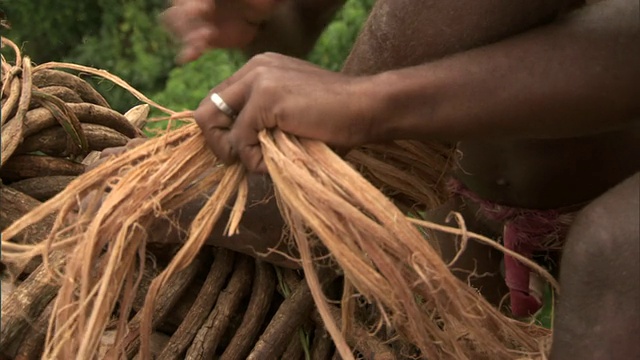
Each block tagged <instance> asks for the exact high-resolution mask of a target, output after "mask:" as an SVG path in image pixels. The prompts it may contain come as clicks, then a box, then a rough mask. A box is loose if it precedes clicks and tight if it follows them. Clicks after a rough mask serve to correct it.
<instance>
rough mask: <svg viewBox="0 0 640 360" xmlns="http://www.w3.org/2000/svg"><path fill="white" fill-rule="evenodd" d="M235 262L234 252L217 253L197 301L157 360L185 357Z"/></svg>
mask: <svg viewBox="0 0 640 360" xmlns="http://www.w3.org/2000/svg"><path fill="white" fill-rule="evenodd" d="M233 261H234V253H233V252H231V251H229V250H226V249H218V250H217V251H216V257H215V260H214V261H213V264H212V265H211V270H210V271H209V274H208V275H207V279H206V280H205V281H204V284H203V285H202V288H201V289H200V293H199V294H198V297H197V298H196V301H195V302H194V303H193V305H192V306H191V310H189V312H188V313H187V316H185V317H184V320H183V321H182V323H181V324H180V326H179V327H178V329H177V330H176V332H175V333H174V334H173V335H172V336H171V339H170V340H169V342H168V343H167V345H166V346H165V347H164V349H163V350H162V352H161V353H160V355H159V356H158V358H157V360H169V359H179V358H180V357H181V356H182V355H183V353H184V351H185V350H186V349H187V348H188V347H189V345H190V344H191V342H192V341H193V338H194V337H195V336H196V334H197V332H198V329H200V327H201V326H202V323H203V322H204V321H205V319H206V317H207V315H208V314H209V313H210V312H211V309H212V308H213V306H214V304H215V303H216V300H217V298H218V295H219V294H220V290H222V287H223V286H224V284H225V282H226V281H227V277H228V276H229V274H230V273H231V270H232V269H233Z"/></svg>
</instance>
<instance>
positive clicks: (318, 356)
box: [311, 323, 334, 360]
mask: <svg viewBox="0 0 640 360" xmlns="http://www.w3.org/2000/svg"><path fill="white" fill-rule="evenodd" d="M333 351H334V349H333V340H331V336H330V335H329V333H328V332H327V329H326V328H325V327H324V324H317V323H316V329H315V331H314V334H313V342H312V343H311V360H329V359H331V356H332V354H333Z"/></svg>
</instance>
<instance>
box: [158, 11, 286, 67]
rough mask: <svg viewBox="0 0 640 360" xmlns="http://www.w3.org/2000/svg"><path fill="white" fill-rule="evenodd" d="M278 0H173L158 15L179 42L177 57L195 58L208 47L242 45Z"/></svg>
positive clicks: (239, 46)
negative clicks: (180, 47) (160, 15)
mask: <svg viewBox="0 0 640 360" xmlns="http://www.w3.org/2000/svg"><path fill="white" fill-rule="evenodd" d="M281 1H282V0H217V1H214V0H173V1H172V4H173V6H172V7H170V8H169V9H168V10H167V11H165V12H164V13H163V15H162V18H163V20H164V23H165V24H166V26H167V27H168V28H169V30H170V31H171V32H172V33H173V34H174V35H175V36H177V37H178V39H179V40H180V41H181V42H182V50H181V53H180V55H179V58H178V59H179V61H180V62H182V63H186V62H189V61H193V60H195V59H197V58H198V57H199V56H200V55H202V54H203V53H204V52H205V51H206V50H207V49H211V48H243V47H245V46H247V45H248V44H249V43H250V42H251V41H252V40H253V39H254V37H255V36H256V34H257V32H258V28H259V26H260V24H261V23H263V22H264V21H266V20H267V19H269V18H270V17H271V15H272V14H273V12H274V11H275V9H276V7H277V5H278V3H280V2H281Z"/></svg>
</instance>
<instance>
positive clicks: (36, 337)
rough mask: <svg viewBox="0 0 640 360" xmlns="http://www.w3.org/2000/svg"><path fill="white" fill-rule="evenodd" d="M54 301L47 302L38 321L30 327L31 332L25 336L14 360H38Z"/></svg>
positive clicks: (42, 348)
mask: <svg viewBox="0 0 640 360" xmlns="http://www.w3.org/2000/svg"><path fill="white" fill-rule="evenodd" d="M54 303H55V300H52V301H50V302H49V304H48V305H47V307H45V308H44V311H42V313H41V314H40V316H39V317H38V320H37V321H36V322H35V323H34V324H33V325H32V326H31V331H30V333H29V334H27V335H26V336H25V339H24V341H23V342H22V344H20V347H18V351H17V354H16V356H15V357H14V360H38V359H40V357H41V356H42V351H43V350H44V341H45V338H46V336H47V329H48V327H49V319H50V318H51V313H52V311H53V305H54Z"/></svg>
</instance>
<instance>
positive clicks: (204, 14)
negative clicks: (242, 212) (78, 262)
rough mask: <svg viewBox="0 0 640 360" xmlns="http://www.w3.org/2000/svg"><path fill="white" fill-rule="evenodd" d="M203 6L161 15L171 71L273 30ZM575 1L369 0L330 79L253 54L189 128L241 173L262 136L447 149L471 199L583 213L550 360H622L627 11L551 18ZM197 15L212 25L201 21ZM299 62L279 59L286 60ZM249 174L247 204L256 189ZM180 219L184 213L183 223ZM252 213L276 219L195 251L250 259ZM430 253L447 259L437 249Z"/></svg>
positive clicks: (255, 159)
mask: <svg viewBox="0 0 640 360" xmlns="http://www.w3.org/2000/svg"><path fill="white" fill-rule="evenodd" d="M292 2H294V3H295V2H296V1H295V0H294V1H292ZM292 2H289V5H291V3H292ZM194 3H198V4H194ZM299 3H304V4H306V5H307V6H311V5H309V4H314V2H313V1H311V0H309V1H303V0H300V1H299ZM329 3H331V4H329ZM336 3H338V2H331V1H325V2H323V1H319V2H317V3H316V4H317V6H318V11H316V13H321V12H322V11H320V10H321V9H324V10H325V12H323V13H324V14H329V13H331V11H334V9H335V4H336ZM189 4H191V5H189ZM203 4H205V5H206V4H210V2H208V1H198V0H191V1H187V0H183V1H180V2H177V3H176V4H175V6H174V8H173V10H170V12H169V13H168V14H171V13H173V14H174V15H172V16H167V23H168V24H169V27H170V28H172V29H173V30H174V32H175V33H176V35H177V36H178V37H179V38H180V39H182V41H183V44H184V51H183V57H182V59H183V60H185V61H188V60H191V59H193V58H195V57H197V56H198V55H199V54H200V53H202V52H203V51H205V50H206V48H209V47H236V48H244V49H250V48H251V43H252V41H257V40H256V39H259V38H260V35H259V30H260V29H261V28H260V27H259V26H258V27H255V25H254V24H255V23H256V21H257V22H260V21H263V20H264V19H268V18H270V17H271V16H275V14H276V12H277V11H276V10H277V9H278V7H279V6H281V4H278V2H276V1H267V0H251V1H249V0H247V1H239V2H237V4H236V5H234V6H235V8H233V11H231V10H230V9H232V8H230V7H226V5H224V4H225V1H219V2H218V4H220V5H219V7H218V9H217V10H215V9H212V8H211V7H207V6H205V5H203ZM256 4H257V6H256ZM580 5H582V4H581V2H579V1H543V0H537V1H527V2H513V1H508V0H488V1H472V0H469V1H436V0H431V1H420V2H418V1H411V0H380V1H378V3H377V4H376V6H375V8H374V10H373V11H372V14H371V16H370V18H369V20H368V22H367V24H366V25H365V27H364V30H363V33H362V34H361V36H360V37H359V39H358V41H357V42H356V44H355V45H354V49H353V51H352V53H351V55H350V57H349V59H348V61H347V63H346V64H345V68H344V71H343V72H342V73H331V72H328V71H325V70H323V69H319V68H317V67H315V66H313V65H311V64H308V63H306V62H304V61H301V60H298V59H294V58H291V57H286V56H283V55H277V54H266V55H260V56H257V57H254V58H253V59H252V60H251V61H249V63H248V64H247V65H246V66H245V67H243V69H241V70H240V71H239V72H238V73H236V74H235V75H233V76H232V77H231V78H229V79H228V80H227V81H225V82H224V83H223V84H221V85H219V86H218V87H216V88H215V89H213V90H212V91H213V92H217V93H219V94H220V96H221V97H222V98H223V99H224V100H225V101H226V102H227V103H228V104H229V105H230V106H231V107H232V108H234V109H235V110H236V111H237V112H239V116H238V118H237V119H235V121H231V119H230V118H228V117H227V116H226V115H224V114H222V113H221V112H220V111H219V110H218V109H217V108H216V107H215V106H214V105H213V103H212V102H211V101H210V100H209V99H208V96H207V97H206V98H205V99H204V100H203V102H202V103H201V105H200V107H199V108H198V110H197V111H196V120H197V121H198V124H199V125H200V126H201V127H202V130H203V133H204V135H205V137H206V139H207V141H208V143H209V145H210V146H211V148H212V150H213V151H214V152H215V153H216V155H217V156H218V157H220V158H221V159H223V160H224V161H226V162H228V163H231V162H234V161H238V160H239V161H242V162H243V163H244V164H245V166H246V167H247V168H248V169H249V170H252V171H264V170H265V167H264V163H263V162H262V154H261V152H260V148H259V145H258V141H257V134H258V132H259V131H261V130H262V129H265V128H273V127H278V128H281V129H282V130H284V131H286V132H289V133H292V134H295V135H298V136H301V137H308V138H314V139H318V140H321V141H324V142H326V143H328V144H329V145H332V146H334V147H337V148H344V149H348V148H352V147H355V146H358V145H361V144H365V143H369V142H378V141H389V140H396V139H416V140H425V141H433V140H435V141H449V142H456V143H457V144H458V148H459V149H460V150H461V151H462V154H463V157H462V159H460V166H459V169H458V171H457V172H456V174H454V175H455V176H456V177H457V178H458V179H460V180H461V181H463V182H464V184H465V185H466V186H467V187H468V188H470V189H471V190H473V191H475V192H476V193H477V194H478V195H480V196H481V197H482V198H484V199H486V200H490V201H494V202H498V203H502V204H505V205H512V206H518V207H523V208H537V209H553V208H561V207H568V206H569V207H573V208H582V207H584V206H585V205H586V207H584V209H583V210H582V211H581V212H580V214H579V215H578V218H577V220H576V222H575V223H574V225H573V226H572V228H571V230H570V233H569V236H568V238H567V243H566V248H565V252H564V255H563V263H562V268H561V275H560V281H561V285H562V286H563V289H564V291H563V292H562V294H561V297H560V301H559V306H558V310H557V313H556V318H555V329H556V331H555V333H554V344H553V348H552V353H551V358H552V359H554V360H557V359H573V358H580V359H610V358H611V359H618V358H620V359H626V358H634V357H635V356H637V355H640V348H639V345H638V342H637V341H636V340H635V334H637V333H638V332H639V331H640V317H639V316H640V315H639V313H640V312H639V311H637V309H638V307H640V294H639V291H638V284H639V283H640V274H638V271H637V270H638V269H637V268H638V260H637V259H638V243H639V241H640V240H639V237H640V235H639V234H638V217H639V216H638V214H637V208H638V203H637V198H638V193H637V189H638V186H640V185H639V184H638V181H640V180H639V178H638V175H637V174H636V173H637V172H638V169H639V167H640V166H639V165H640V164H639V162H638V158H637V156H633V155H632V154H637V153H638V150H640V149H639V146H640V145H639V144H640V141H638V140H640V139H639V137H640V136H639V135H640V132H639V125H638V121H637V119H638V118H640V108H639V106H638V101H637V94H638V93H640V86H639V85H638V84H639V83H638V79H640V67H638V66H637V64H638V63H640V48H639V47H638V46H637V44H638V40H640V38H639V35H638V34H639V33H638V20H637V13H638V5H637V2H634V1H624V0H606V1H598V2H596V3H595V4H589V5H588V6H586V7H581V8H579V9H578V10H575V11H572V12H570V13H568V14H566V13H567V12H569V11H570V10H572V9H574V8H576V7H580ZM294 8H296V7H294ZM300 8H301V7H298V9H300ZM189 9H191V10H189ZM193 9H206V11H195V10H193ZM225 9H227V10H225ZM265 9H266V10H265ZM223 10H225V11H226V12H223ZM212 11H214V12H215V11H219V12H218V13H217V14H218V15H217V17H216V16H215V15H213V16H212V14H214V12H212ZM310 13H311V14H313V13H314V12H307V13H306V14H310ZM297 16H302V17H303V16H308V15H304V12H299V13H298V14H297ZM221 19H227V20H226V22H225V21H221ZM229 19H232V20H233V21H230V20H229ZM230 22H231V23H234V24H235V25H234V26H235V27H230V26H229V23H230ZM322 23H323V22H322V21H319V22H317V23H314V24H315V25H314V26H317V27H321V26H322ZM247 24H249V25H247ZM196 25H197V26H196ZM207 26H209V27H210V29H209V30H206V27H207ZM225 26H226V27H225ZM251 26H254V27H251ZM203 27H204V28H205V30H203V29H202V28H203ZM211 29H214V30H211ZM307 31H308V34H314V33H317V29H314V30H313V31H309V29H307ZM213 33H216V34H218V35H217V36H220V39H222V38H223V37H222V34H223V33H224V34H225V36H224V39H225V40H224V41H227V42H217V41H216V38H215V36H213V35H207V34H213ZM202 34H205V35H202ZM308 39H310V40H313V39H315V38H314V36H309V37H308ZM231 40H233V41H231ZM220 41H222V40H220ZM298 44H300V43H298ZM262 46H263V45H261V46H258V47H256V48H261V47H262ZM294 48H295V49H294ZM308 48H309V47H308V46H306V47H303V46H297V47H296V46H293V47H290V48H288V49H289V50H291V51H290V54H293V55H299V54H301V53H304V50H305V49H308ZM194 49H195V50H194ZM292 49H293V50H292ZM185 54H186V55H185ZM388 119H393V122H390V121H388ZM634 174H636V175H634ZM253 176H254V177H253V183H254V184H257V185H255V186H253V187H252V189H253V190H254V191H253V194H254V195H253V196H254V197H255V198H256V199H259V198H262V196H263V194H262V193H267V192H268V191H269V186H268V185H265V184H267V183H266V181H267V180H265V178H264V177H260V176H259V175H253ZM256 179H257V180H256ZM616 184H619V185H616ZM634 199H635V201H634ZM587 204H588V205H587ZM197 208H198V206H197V204H195V205H194V206H193V209H192V210H191V211H184V212H183V216H182V218H183V220H184V221H188V219H189V218H190V217H191V215H190V213H191V212H193V211H195V210H196V209H197ZM450 210H456V211H461V212H462V213H463V214H464V215H465V217H466V218H467V219H468V220H467V224H468V225H469V226H470V228H471V229H472V230H475V231H478V232H482V233H485V234H488V235H492V236H499V232H500V229H501V224H495V223H489V222H486V221H483V220H482V219H478V218H477V217H476V216H475V209H474V208H473V205H471V204H468V203H465V202H464V201H463V200H462V199H457V198H454V199H452V201H450V202H449V203H447V204H445V206H443V207H442V208H441V209H435V210H434V211H433V212H432V214H431V217H432V219H434V220H443V219H444V218H445V217H446V214H448V213H449V211H450ZM261 214H270V215H274V214H276V215H274V216H271V217H270V220H273V223H274V224H277V223H278V221H279V219H278V217H277V212H276V210H275V208H274V207H273V202H271V203H267V204H266V205H261V206H255V207H253V208H251V209H250V211H249V213H248V214H247V215H248V216H249V217H248V218H247V219H245V222H244V223H245V224H246V228H245V229H243V230H244V231H243V232H242V233H241V235H239V236H237V237H233V238H227V239H223V238H222V237H220V236H219V234H218V233H215V234H212V237H211V243H212V244H216V245H219V246H225V247H229V248H232V249H236V250H241V251H244V252H249V253H251V252H254V251H255V252H258V253H264V252H265V251H264V250H266V249H268V248H270V247H273V246H274V245H275V244H276V243H277V241H278V239H279V238H278V237H277V236H276V235H277V234H278V233H279V232H278V231H276V230H273V229H277V228H278V227H277V226H276V227H273V228H272V230H273V231H270V232H268V233H267V232H263V233H261V230H260V229H261V228H262V229H264V224H265V223H264V218H263V217H261ZM596 220H597V221H596ZM265 236H266V237H265ZM439 240H440V244H439V245H440V247H441V248H442V253H443V257H444V258H445V260H447V259H450V258H451V257H452V256H453V253H452V251H451V246H450V245H451V244H452V241H451V240H450V239H445V238H444V237H443V238H441V239H439ZM251 249H253V250H251ZM283 250H284V249H283ZM497 255H498V254H496V253H495V252H492V251H490V250H487V249H486V248H484V247H482V246H473V248H472V249H469V250H468V251H467V252H466V253H465V256H463V258H462V259H461V260H460V262H459V263H457V264H455V265H456V267H458V268H462V271H459V272H458V275H460V276H464V274H466V273H465V271H468V270H469V269H471V268H473V266H477V267H479V269H478V270H480V272H484V271H488V272H494V273H497V264H498V261H499V256H497ZM267 259H268V260H269V259H272V258H270V257H268V258H267ZM280 260H282V258H280ZM289 264H291V265H295V264H294V263H289ZM621 274H624V276H622V275H621ZM485 280H486V281H483V282H482V283H480V282H478V283H476V284H474V286H479V287H482V290H483V293H485V295H486V296H487V297H489V298H490V299H493V300H494V301H496V300H497V299H498V298H499V297H500V296H501V294H502V292H501V290H503V289H504V286H503V284H502V286H501V284H500V282H499V280H500V278H499V276H494V277H492V278H488V280H487V279H485ZM634 309H635V310H634ZM612 311H614V312H615V315H612ZM591 330H593V331H591ZM596 330H597V331H596Z"/></svg>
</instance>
